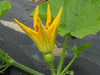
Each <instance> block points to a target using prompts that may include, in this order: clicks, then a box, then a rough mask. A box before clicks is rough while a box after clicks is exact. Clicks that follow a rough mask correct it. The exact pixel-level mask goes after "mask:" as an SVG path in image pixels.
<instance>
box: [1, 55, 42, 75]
mask: <svg viewBox="0 0 100 75" xmlns="http://www.w3.org/2000/svg"><path fill="white" fill-rule="evenodd" d="M0 60H2V61H3V62H5V63H6V64H7V65H6V66H7V67H6V68H8V67H9V66H11V65H13V66H16V67H18V68H20V69H22V70H24V71H26V72H28V73H30V74H34V75H44V74H42V73H39V72H37V71H35V70H32V69H30V68H28V67H26V66H24V65H22V64H20V63H18V62H16V61H15V60H13V59H12V58H11V57H10V56H6V57H4V56H3V55H0ZM4 66H5V65H4ZM4 66H1V67H4ZM6 68H5V69H6ZM5 69H4V70H5ZM4 70H3V71H4ZM1 72H2V71H1Z"/></svg>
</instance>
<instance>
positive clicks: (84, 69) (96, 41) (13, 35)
mask: <svg viewBox="0 0 100 75" xmlns="http://www.w3.org/2000/svg"><path fill="white" fill-rule="evenodd" d="M0 1H8V2H9V3H10V4H11V5H12V8H11V9H10V10H9V11H8V12H7V13H6V14H5V15H4V16H3V17H2V18H1V20H0V38H3V39H4V42H2V41H0V48H1V49H4V50H5V52H7V53H8V54H9V55H10V56H11V57H12V58H13V59H15V60H16V61H18V62H19V63H21V64H24V65H25V66H28V67H30V68H32V69H34V70H37V71H39V72H41V73H44V74H46V75H50V71H49V67H48V65H47V64H46V63H45V62H44V60H43V58H42V54H41V53H40V52H38V48H37V47H36V45H35V44H34V42H33V41H32V40H31V39H30V38H29V37H28V36H27V35H26V34H25V33H24V32H23V31H22V30H21V29H20V28H19V27H18V25H17V24H16V23H15V22H14V20H13V19H14V18H16V19H17V20H19V21H20V22H22V23H23V24H25V25H26V26H28V27H30V28H33V26H32V24H33V22H32V18H31V17H28V16H29V14H30V13H31V12H32V11H33V10H34V9H35V7H36V6H37V5H39V3H38V2H39V1H37V0H34V1H36V2H30V1H28V0H27V1H26V0H0ZM43 24H45V22H43ZM64 40H65V37H61V36H60V35H59V34H58V35H57V38H56V44H57V46H58V45H59V46H60V45H61V47H62V46H63V44H64ZM75 42H77V45H82V44H84V43H91V44H93V46H91V47H89V48H88V49H86V50H85V51H84V52H83V53H82V55H80V57H79V58H77V59H76V60H75V61H74V63H73V64H72V66H71V67H70V68H69V70H74V72H75V75H99V74H100V32H98V34H97V35H87V36H86V37H84V38H83V39H77V38H72V37H70V39H69V43H68V48H67V52H66V58H65V62H64V66H63V68H64V67H65V66H66V65H67V64H68V63H69V61H70V60H71V59H72V57H73V53H72V51H71V49H72V48H73V45H74V43H75ZM57 46H56V45H55V49H54V55H55V62H54V65H55V68H57V65H58V62H59V58H60V55H61V51H62V48H57ZM0 63H2V61H0ZM4 75H30V74H28V73H26V72H24V71H22V70H20V69H18V68H16V67H13V66H11V67H9V68H8V69H7V70H6V71H5V73H4Z"/></svg>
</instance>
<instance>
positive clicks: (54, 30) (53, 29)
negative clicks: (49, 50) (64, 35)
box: [47, 7, 62, 46]
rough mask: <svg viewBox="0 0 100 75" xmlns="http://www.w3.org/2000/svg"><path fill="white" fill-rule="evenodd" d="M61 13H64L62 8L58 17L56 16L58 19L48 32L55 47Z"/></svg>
mask: <svg viewBox="0 0 100 75" xmlns="http://www.w3.org/2000/svg"><path fill="white" fill-rule="evenodd" d="M61 13H62V7H61V8H60V11H59V13H58V15H57V16H56V18H55V19H54V21H53V22H52V24H51V25H50V27H49V29H48V32H47V33H48V34H49V38H50V40H51V41H50V43H51V44H53V45H54V42H55V38H56V34H57V27H58V25H59V22H60V17H61ZM53 45H52V46H53Z"/></svg>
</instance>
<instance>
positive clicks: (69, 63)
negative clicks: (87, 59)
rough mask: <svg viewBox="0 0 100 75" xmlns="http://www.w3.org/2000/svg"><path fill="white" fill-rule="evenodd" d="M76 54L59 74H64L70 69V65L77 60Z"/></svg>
mask: <svg viewBox="0 0 100 75" xmlns="http://www.w3.org/2000/svg"><path fill="white" fill-rule="evenodd" d="M75 58H76V57H75V56H74V57H73V59H72V60H71V61H70V63H69V64H68V65H67V67H66V68H65V69H64V70H63V71H62V72H61V73H60V74H59V75H63V73H64V72H66V71H67V70H68V68H69V67H70V65H71V64H72V63H73V61H74V60H75Z"/></svg>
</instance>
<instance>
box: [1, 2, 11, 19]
mask: <svg viewBox="0 0 100 75" xmlns="http://www.w3.org/2000/svg"><path fill="white" fill-rule="evenodd" d="M10 8H11V5H10V4H9V3H8V2H7V1H1V2H0V18H1V17H2V16H3V15H4V14H5V13H6V12H7V11H8V10H9V9H10Z"/></svg>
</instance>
